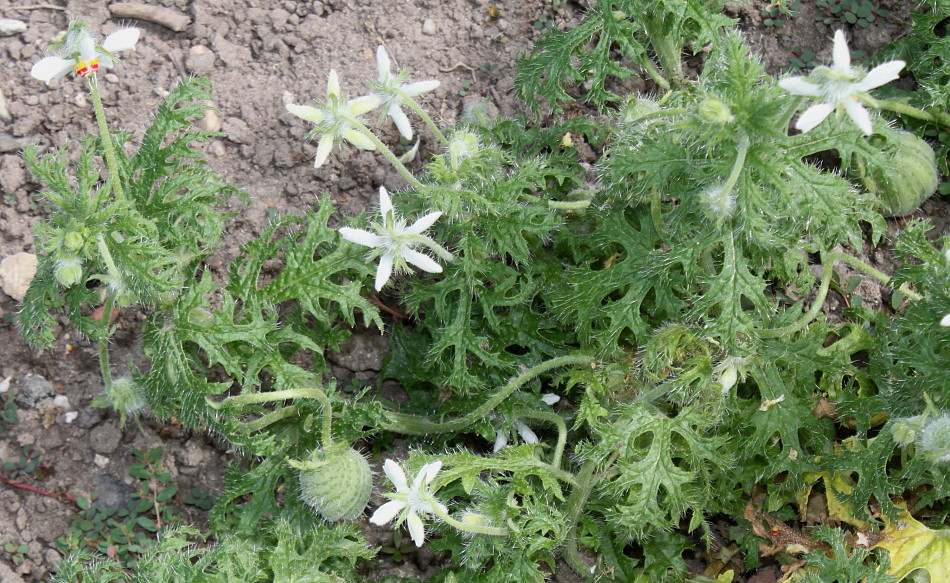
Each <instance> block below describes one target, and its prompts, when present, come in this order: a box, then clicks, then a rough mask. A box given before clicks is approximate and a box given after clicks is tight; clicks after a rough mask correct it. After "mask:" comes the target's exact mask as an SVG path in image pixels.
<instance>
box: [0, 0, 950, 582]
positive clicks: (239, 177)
mask: <svg viewBox="0 0 950 583" xmlns="http://www.w3.org/2000/svg"><path fill="white" fill-rule="evenodd" d="M46 1H48V2H51V4H32V3H30V5H29V6H27V4H28V0H17V1H13V0H0V17H2V18H14V19H18V20H21V21H23V22H24V23H25V24H26V29H25V30H24V31H23V32H19V33H16V34H13V35H11V36H5V37H0V54H2V61H3V62H2V68H3V70H4V71H5V75H3V76H2V78H0V92H2V94H3V97H5V103H4V102H2V101H0V105H3V107H2V109H3V110H5V111H6V112H8V115H5V116H4V115H2V114H3V113H4V112H3V111H0V118H2V119H0V189H2V193H0V259H3V258H4V257H8V256H10V255H13V254H14V253H17V252H32V251H34V249H33V236H32V230H31V229H32V227H33V224H34V223H35V222H36V221H37V220H40V219H42V218H43V217H44V214H45V208H44V205H43V201H42V200H41V199H39V198H38V197H37V194H38V192H39V185H38V184H36V183H35V182H34V181H33V179H32V177H31V176H30V175H29V174H28V173H27V172H26V170H25V167H24V165H23V162H22V160H21V159H20V157H19V153H18V150H19V149H20V148H22V147H23V146H25V145H27V144H37V145H39V146H40V147H41V148H50V147H58V146H62V145H63V144H65V143H67V142H71V141H76V140H78V139H79V138H80V137H81V136H83V135H84V134H86V133H89V132H93V131H94V129H95V122H94V118H93V113H92V106H91V103H90V101H89V99H88V98H87V94H86V90H85V85H84V84H83V83H81V82H79V81H77V80H75V79H63V80H61V81H58V82H54V83H53V84H52V85H51V86H49V87H47V86H45V85H44V84H43V83H41V82H39V81H37V80H34V79H32V78H30V76H29V70H30V67H31V65H32V64H33V63H34V62H36V61H37V60H39V59H40V58H42V56H44V49H45V47H46V46H48V44H49V42H50V39H52V38H53V37H54V36H55V35H56V34H57V32H58V31H60V30H63V29H64V28H65V27H66V25H67V23H68V21H69V20H71V19H81V20H83V21H85V22H87V23H89V24H90V25H91V26H92V30H96V31H99V33H100V34H101V35H105V34H108V33H109V32H111V31H112V30H114V29H116V28H117V27H119V26H121V25H127V24H132V25H134V26H137V27H140V28H141V29H142V31H143V33H142V39H141V41H140V42H139V44H138V47H137V49H136V50H135V51H134V52H130V53H127V54H123V55H122V57H123V62H122V63H121V64H119V65H118V67H117V68H116V69H115V70H114V71H111V72H110V73H109V74H107V75H104V76H103V83H102V86H103V96H104V100H105V104H106V108H107V115H108V117H109V119H110V120H111V124H112V129H114V130H126V131H129V132H132V134H133V135H135V136H140V135H141V133H142V131H143V130H144V127H145V125H146V122H147V117H146V116H147V115H148V112H149V111H151V110H153V109H154V107H155V106H156V105H158V104H159V103H160V102H161V101H162V99H163V97H164V96H165V95H166V94H167V92H168V90H169V89H170V88H171V87H173V86H174V84H175V83H176V82H177V81H178V80H179V79H181V78H182V77H184V76H187V75H198V76H205V77H207V78H209V79H210V80H211V82H212V83H213V85H214V88H215V98H214V103H213V105H214V106H215V107H217V109H218V116H217V121H219V122H220V131H221V132H222V133H223V134H224V136H223V137H221V138H219V139H216V140H215V141H214V142H213V143H211V144H210V145H209V146H208V147H207V152H208V157H209V161H210V163H211V165H212V166H213V167H214V168H215V169H216V170H217V171H219V172H220V173H222V174H223V175H225V176H226V177H227V178H228V179H229V180H230V181H231V182H232V183H233V184H235V185H237V186H240V187H242V188H244V189H246V190H247V192H248V193H249V194H250V196H251V203H250V205H249V206H247V207H245V208H240V209H238V208H237V207H235V210H240V215H239V216H238V218H237V219H236V220H235V221H233V223H232V224H231V230H230V233H229V235H228V238H227V246H228V247H227V249H226V250H225V253H224V255H225V256H228V255H232V254H233V252H234V250H235V249H236V248H237V246H238V245H239V244H240V243H242V242H244V241H246V240H248V239H250V238H251V237H253V236H254V235H255V234H256V233H258V232H259V231H260V229H261V227H262V226H263V225H264V223H265V222H266V220H267V218H268V216H269V215H271V214H272V213H284V212H300V211H302V210H304V209H306V208H307V207H308V206H310V205H312V204H314V202H315V201H316V200H317V197H318V196H319V195H320V194H321V193H324V192H327V193H329V194H330V195H331V197H332V198H333V200H334V202H335V203H336V204H337V205H338V208H339V210H340V211H341V212H343V213H348V214H355V213H358V212H360V211H362V210H365V209H371V208H373V207H374V206H375V204H376V202H375V201H376V192H377V189H378V187H379V186H380V185H385V186H386V187H387V188H389V189H390V190H392V189H396V188H399V187H400V186H401V184H402V180H401V179H400V177H399V176H398V175H397V174H396V173H395V171H393V170H392V169H391V168H390V167H389V166H388V165H387V164H385V163H384V162H383V161H382V160H381V159H380V158H379V157H377V156H375V155H374V154H373V153H369V152H362V153H361V152H358V151H355V150H352V149H350V150H348V151H346V152H344V153H342V154H339V153H335V154H334V155H332V156H331V158H330V160H329V162H328V163H327V165H326V166H324V167H322V168H320V169H318V170H314V169H313V167H312V161H313V156H314V152H315V147H314V145H313V144H311V143H307V142H305V141H304V140H303V136H304V134H305V132H306V130H307V128H306V125H305V123H303V122H302V121H301V120H298V119H296V118H293V117H292V116H290V115H289V114H287V113H285V110H284V103H287V102H294V103H308V102H310V101H311V100H312V99H315V98H322V96H323V95H324V94H325V91H326V75H327V72H328V71H329V70H330V69H331V68H335V69H337V70H338V72H339V73H340V76H341V79H342V82H343V85H344V88H345V89H347V90H348V91H349V93H350V95H351V96H356V95H358V94H362V93H364V92H367V91H368V90H369V84H368V81H369V80H370V79H371V78H374V77H375V60H374V55H375V50H376V47H377V46H378V45H380V44H382V45H384V46H385V47H386V48H387V50H388V51H389V53H390V55H392V57H393V58H394V60H395V62H396V63H397V69H398V68H406V69H409V70H410V71H411V76H410V80H424V79H439V80H441V81H442V86H441V87H440V88H439V89H438V90H437V91H436V92H434V93H430V94H427V95H426V101H427V104H428V106H429V111H430V112H432V113H433V114H434V115H433V117H435V118H436V120H438V121H440V122H443V123H444V124H449V123H451V122H453V121H454V120H455V119H457V118H458V116H459V115H460V114H461V112H462V111H463V108H464V106H465V104H466V103H469V102H470V101H472V100H474V99H486V100H488V101H489V102H490V103H491V104H492V107H493V108H494V109H493V111H495V112H496V113H498V114H500V115H505V114H510V113H513V112H514V111H515V110H516V109H517V107H518V104H517V100H516V98H515V97H514V94H513V91H512V84H513V78H514V70H513V62H514V57H515V56H516V55H517V54H518V53H519V52H521V51H524V50H526V49H527V48H528V47H530V45H531V43H532V41H533V40H534V39H535V38H537V35H538V34H539V31H540V29H541V28H543V26H550V25H552V24H553V25H557V26H571V25H573V24H575V23H576V22H577V20H578V19H579V18H580V17H581V15H582V14H583V10H584V6H583V4H575V3H571V2H568V3H566V4H565V3H564V2H552V0H518V1H505V0H392V1H390V2H379V1H373V0H307V1H304V0H300V1H298V0H220V1H211V0H198V1H188V0H150V2H149V3H148V4H149V5H150V6H152V7H162V8H166V9H170V10H172V11H174V12H175V13H177V14H178V15H180V16H181V17H182V18H183V20H182V22H183V25H182V26H178V27H177V28H179V29H180V30H172V29H170V28H167V27H166V26H163V25H161V24H159V23H155V22H147V21H142V20H129V19H128V18H124V19H123V18H116V17H114V16H113V13H112V10H115V6H114V5H112V6H110V4H111V3H109V2H105V1H92V0H87V1H81V0H67V1H66V2H65V4H63V0H46ZM803 4H804V5H803V7H802V14H801V15H800V17H799V19H798V21H799V22H798V23H796V21H792V22H790V23H788V24H787V25H786V26H785V27H784V28H783V29H780V30H777V29H775V28H767V27H764V26H763V25H762V18H761V15H760V10H761V9H762V8H764V7H765V6H766V3H765V2H763V1H756V2H749V3H735V4H732V5H730V7H729V12H731V14H732V15H733V16H737V17H738V18H740V19H741V20H742V22H743V26H744V27H745V28H746V30H747V31H748V35H749V39H750V41H751V42H752V43H753V44H754V45H755V46H756V47H758V48H759V50H760V51H761V52H762V53H763V57H764V60H765V62H766V64H767V65H768V66H769V67H770V69H771V70H772V71H778V70H780V69H781V68H782V67H784V66H785V65H786V64H787V63H788V56H789V54H790V51H791V49H793V48H794V47H796V46H801V47H806V48H812V49H813V50H815V52H816V53H818V55H819V58H820V59H822V60H824V61H827V60H829V57H828V54H827V53H828V52H829V49H830V42H829V39H830V37H831V35H832V33H833V29H832V28H831V27H828V26H824V25H816V24H815V23H814V19H813V18H812V16H811V12H809V11H810V10H813V9H814V8H813V7H812V6H810V5H811V0H808V1H806V2H804V3H803ZM891 4H892V5H891V6H889V8H891V9H892V10H893V14H892V17H891V18H890V19H889V20H888V21H887V22H886V23H885V24H884V25H883V26H881V27H871V28H870V29H867V30H865V31H857V30H856V31H854V32H853V34H852V36H853V41H852V48H858V49H863V50H865V51H867V52H869V53H870V52H873V49H874V48H875V47H877V46H879V45H880V44H882V43H884V42H886V41H888V40H891V39H893V38H895V37H896V36H897V35H899V34H900V32H901V31H902V30H903V29H904V27H905V25H906V14H907V11H908V9H909V8H910V7H911V6H912V4H913V3H912V2H907V1H906V0H905V1H904V2H901V1H900V0H895V1H894V2H892V3H891ZM18 7H19V8H18ZM100 38H101V37H100ZM697 64H698V60H697ZM212 123H214V120H212ZM382 131H383V133H384V139H385V140H386V141H388V142H389V143H397V142H398V136H397V133H396V131H395V128H393V127H392V126H391V125H385V126H383V129H382ZM425 138H426V135H425V134H423V143H422V148H423V149H425V147H426V139H425ZM936 208H937V207H935V206H933V205H931V206H930V207H925V209H924V212H925V213H927V212H930V213H939V212H943V211H937V210H935V209H936ZM941 208H942V207H941ZM928 209H929V210H928ZM219 261H220V263H219V264H218V267H220V266H221V265H224V260H223V259H222V260H219ZM16 311H17V303H16V301H15V300H14V299H13V298H11V297H10V296H9V295H6V294H4V293H3V292H0V316H4V319H3V320H0V382H2V381H3V380H4V379H9V389H8V390H9V391H12V392H13V394H14V395H15V398H16V409H17V412H18V419H19V420H18V422H17V423H16V424H13V425H10V424H5V423H3V422H2V421H0V462H6V461H15V460H17V459H19V457H20V456H21V455H23V453H24V451H25V450H26V451H29V450H33V451H35V452H37V453H38V455H39V456H41V462H40V465H41V466H42V467H43V468H45V469H44V471H42V472H39V473H33V474H31V475H27V476H21V477H18V478H16V479H11V478H9V476H7V475H6V474H5V475H4V476H3V477H4V478H5V479H4V480H3V482H2V483H0V581H3V583H20V582H21V581H40V580H43V579H44V578H46V577H47V576H48V575H49V573H50V572H51V568H52V567H53V565H55V563H56V562H57V561H58V560H59V559H60V555H59V552H58V551H57V550H56V544H55V541H56V539H57V537H60V536H62V535H63V533H64V532H65V530H66V529H67V527H68V526H69V524H70V522H71V521H72V520H73V517H74V516H75V512H76V507H75V505H74V504H73V503H72V502H71V501H70V500H71V499H74V498H76V497H78V496H83V495H89V494H91V493H92V492H96V493H97V494H98V495H99V496H100V497H101V498H103V499H105V498H106V497H111V498H110V500H111V501H112V502H113V503H115V504H123V503H124V502H126V501H127V500H128V499H129V496H130V495H131V493H132V488H133V487H135V484H136V483H137V481H136V480H135V479H133V478H132V477H131V476H129V474H128V468H129V466H130V464H131V463H132V462H133V456H132V449H133V448H138V449H145V448H152V447H156V446H158V445H162V446H164V455H163V457H162V460H161V463H162V465H163V466H164V468H165V469H166V470H167V471H168V472H169V473H170V474H171V477H172V480H173V481H174V482H176V483H178V485H179V487H180V491H181V492H183V493H186V492H189V491H190V490H191V488H192V487H198V488H201V489H202V490H204V491H206V492H209V493H212V494H213V493H214V492H215V491H216V490H218V489H219V488H220V487H221V471H222V468H223V466H224V463H225V462H226V460H228V459H229V458H230V456H229V454H228V452H227V451H226V449H222V448H220V447H218V445H217V444H215V443H213V442H212V441H211V440H210V439H209V438H208V437H207V436H206V435H204V434H202V433H201V432H194V431H185V430H183V429H182V428H181V427H179V426H177V425H175V424H174V423H171V422H166V421H160V420H146V421H145V422H144V423H143V426H142V427H141V428H140V427H137V426H136V425H135V424H127V425H126V427H124V428H123V427H121V426H120V425H119V420H118V418H117V416H116V415H113V414H110V413H107V412H106V411H104V410H101V409H95V408H91V407H90V406H89V402H90V400H91V399H92V398H93V397H94V396H96V395H97V394H99V393H100V392H101V381H100V378H99V373H98V364H97V361H96V350H95V347H94V346H92V345H91V344H90V343H89V342H88V341H86V340H85V339H83V338H79V337H76V336H74V335H71V333H70V330H69V329H68V328H64V329H62V330H61V331H60V333H59V335H58V338H57V340H56V344H55V347H53V348H51V349H49V350H47V351H44V352H37V351H35V350H33V349H32V348H30V347H28V346H27V345H26V343H25V342H24V341H23V340H22V339H20V338H19V335H18V333H17V330H16V328H15V326H13V325H10V322H11V321H12V315H13V314H15V313H16ZM138 320H139V316H138V315H137V314H135V313H126V314H123V316H122V317H121V319H120V320H119V328H120V329H119V332H118V333H117V334H116V337H115V340H114V346H113V348H114V350H115V356H114V357H113V362H114V363H116V368H117V369H121V367H122V363H124V362H126V355H129V354H135V351H136V344H137V337H136V330H137V322H138ZM384 350H385V342H380V341H379V340H378V337H376V338H371V337H360V338H357V340H356V341H354V343H353V344H352V345H351V347H350V349H349V350H347V351H345V352H344V353H342V354H338V355H335V356H334V362H335V364H336V367H337V371H338V372H339V373H340V375H341V376H346V375H354V374H355V375H357V376H359V377H360V378H372V377H373V376H374V371H376V370H378V368H379V361H380V358H381V355H382V353H383V351H384ZM119 372H121V371H119ZM2 403H3V401H0V404H2ZM77 414H78V415H77ZM67 419H69V422H67ZM10 482H16V483H22V484H25V485H28V486H30V487H32V488H35V489H38V490H43V491H45V492H47V493H49V494H52V495H53V496H52V497H51V496H45V495H42V494H39V493H36V492H33V491H29V490H26V489H23V488H18V487H14V486H12V485H10ZM173 504H175V506H176V511H177V512H179V513H181V514H183V515H184V516H185V518H186V519H188V520H192V521H196V522H198V523H199V524H200V522H201V519H202V517H201V513H200V512H199V511H197V510H196V509H195V508H193V507H189V506H184V505H180V504H178V502H177V501H173ZM7 543H12V544H14V545H17V546H19V545H25V546H24V548H23V549H18V550H17V551H15V552H14V553H10V552H6V551H4V550H3V548H2V547H3V545H5V544H7ZM421 556H422V555H420V557H421ZM424 558H425V557H423V559H424ZM413 572H414V571H412V568H409V570H408V571H403V572H402V574H403V575H409V576H411V575H412V573H413ZM415 572H416V573H418V571H415Z"/></svg>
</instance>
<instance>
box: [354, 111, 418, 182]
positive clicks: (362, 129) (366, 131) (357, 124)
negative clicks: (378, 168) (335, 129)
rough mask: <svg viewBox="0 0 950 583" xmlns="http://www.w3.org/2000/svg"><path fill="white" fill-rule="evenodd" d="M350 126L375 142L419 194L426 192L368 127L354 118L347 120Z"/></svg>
mask: <svg viewBox="0 0 950 583" xmlns="http://www.w3.org/2000/svg"><path fill="white" fill-rule="evenodd" d="M346 121H347V122H348V123H349V124H350V125H352V126H353V127H354V128H355V129H356V131H358V132H359V133H361V134H363V135H364V136H366V138H367V139H369V141H371V142H373V145H375V146H376V149H377V150H379V151H380V153H381V154H382V155H383V156H385V157H386V159H387V160H389V163H390V164H392V165H393V168H395V169H396V171H397V172H399V174H400V176H402V177H403V178H405V179H406V182H408V183H409V185H410V186H412V187H413V188H415V189H416V191H417V192H420V193H421V192H423V191H425V190H426V186H425V185H424V184H422V183H421V182H419V181H418V180H417V179H416V177H415V176H413V175H412V172H409V169H408V168H406V165H405V164H403V163H402V162H400V161H399V157H398V156H396V155H395V154H393V151H392V150H390V149H389V146H387V145H386V144H384V143H383V142H382V140H380V139H379V138H377V137H376V134H374V133H373V132H372V131H371V130H370V129H369V128H368V127H366V126H365V125H363V124H362V123H360V122H359V121H358V120H356V119H354V118H347V120H346Z"/></svg>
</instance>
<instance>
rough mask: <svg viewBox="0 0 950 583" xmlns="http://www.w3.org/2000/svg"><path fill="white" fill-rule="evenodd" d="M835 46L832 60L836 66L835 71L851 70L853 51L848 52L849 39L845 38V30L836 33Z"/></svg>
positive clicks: (834, 66)
mask: <svg viewBox="0 0 950 583" xmlns="http://www.w3.org/2000/svg"><path fill="white" fill-rule="evenodd" d="M834 43H835V46H834V49H833V50H832V52H831V58H832V62H833V63H834V65H833V66H832V68H833V69H835V70H838V71H850V70H851V51H849V50H848V39H846V38H845V36H844V31H843V30H836V31H835V40H834Z"/></svg>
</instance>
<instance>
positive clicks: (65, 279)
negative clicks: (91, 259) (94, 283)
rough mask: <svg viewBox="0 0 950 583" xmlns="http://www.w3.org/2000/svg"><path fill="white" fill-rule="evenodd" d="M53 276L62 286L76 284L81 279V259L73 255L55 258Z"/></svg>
mask: <svg viewBox="0 0 950 583" xmlns="http://www.w3.org/2000/svg"><path fill="white" fill-rule="evenodd" d="M53 276H54V277H55V278H56V281H57V282H58V283H59V285H61V286H63V287H72V286H74V285H76V284H77V283H79V282H81V281H82V259H80V258H79V257H76V256H74V255H73V256H66V257H63V258H62V259H59V260H57V261H56V267H55V269H54V270H53Z"/></svg>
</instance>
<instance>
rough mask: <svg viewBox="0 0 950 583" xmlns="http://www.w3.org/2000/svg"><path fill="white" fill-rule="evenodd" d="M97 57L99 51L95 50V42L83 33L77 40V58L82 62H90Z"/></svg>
mask: <svg viewBox="0 0 950 583" xmlns="http://www.w3.org/2000/svg"><path fill="white" fill-rule="evenodd" d="M98 57H99V51H97V50H96V41H94V40H92V37H91V36H89V35H88V34H85V33H83V36H82V38H81V39H80V40H79V58H80V59H82V60H83V61H90V60H92V59H96V58H98Z"/></svg>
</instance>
